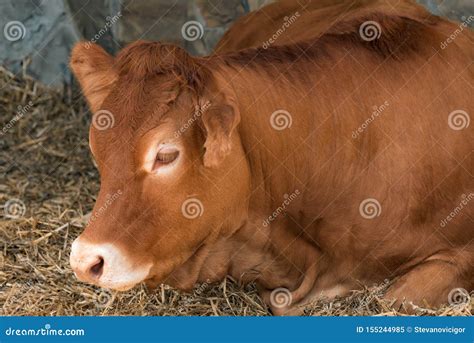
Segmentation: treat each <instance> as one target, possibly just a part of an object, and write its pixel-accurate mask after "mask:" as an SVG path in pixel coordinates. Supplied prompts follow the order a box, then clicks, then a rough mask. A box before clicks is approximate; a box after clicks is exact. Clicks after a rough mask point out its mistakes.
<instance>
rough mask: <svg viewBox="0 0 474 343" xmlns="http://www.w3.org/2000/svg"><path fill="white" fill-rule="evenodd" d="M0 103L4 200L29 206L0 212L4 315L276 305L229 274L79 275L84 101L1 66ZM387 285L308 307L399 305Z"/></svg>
mask: <svg viewBox="0 0 474 343" xmlns="http://www.w3.org/2000/svg"><path fill="white" fill-rule="evenodd" d="M30 101H31V102H32V105H31V106H29V105H28V103H29V102H30ZM18 106H21V107H18ZM0 113H1V115H0V129H1V128H6V131H5V132H0V137H1V140H0V175H1V178H2V182H1V185H0V204H2V205H3V204H5V203H6V202H7V201H9V200H11V199H19V200H21V201H22V202H23V203H24V205H25V211H24V213H13V216H15V215H17V214H20V215H21V216H20V217H19V218H10V217H11V215H12V213H10V217H6V215H7V212H6V211H7V209H6V208H4V209H3V211H2V215H1V216H0V248H1V256H0V258H1V259H0V264H1V271H0V309H1V312H0V315H254V316H260V315H269V314H270V312H269V311H268V308H267V307H266V306H265V305H264V304H263V303H262V301H261V299H260V298H259V297H258V295H257V292H256V289H255V286H254V285H247V286H240V285H238V284H237V283H236V282H234V281H233V280H231V279H229V278H228V279H226V280H224V281H223V282H222V283H220V284H215V285H207V284H203V285H198V286H197V287H196V288H195V290H194V292H193V293H192V294H185V293H182V292H179V291H176V290H173V289H171V288H170V287H167V286H161V287H160V288H158V289H156V290H147V289H146V288H145V287H144V286H140V287H137V288H135V289H134V290H131V291H128V292H125V293H119V292H110V291H106V290H101V289H99V288H97V287H94V286H90V285H86V284H83V283H80V282H78V281H77V280H76V279H75V277H74V274H73V273H72V271H71V269H70V267H69V263H68V256H69V249H70V245H71V242H72V240H73V239H74V238H75V237H77V236H78V235H79V233H80V232H81V231H82V228H83V226H84V215H85V214H87V213H89V212H90V211H91V210H92V206H93V203H94V200H95V195H96V194H97V192H98V189H99V181H98V173H97V171H96V169H95V168H94V166H93V163H92V161H91V158H90V154H89V148H88V142H87V137H88V125H89V121H90V114H89V113H87V108H86V105H85V103H84V101H83V100H82V98H81V97H80V96H79V95H73V93H72V92H71V91H69V90H66V91H63V92H57V91H52V90H48V89H47V88H45V87H43V86H41V85H39V84H38V83H36V82H35V81H34V80H32V79H31V78H29V77H27V76H25V75H23V76H21V77H15V76H14V75H12V74H11V73H9V72H7V71H6V70H4V69H0ZM22 113H23V114H22ZM15 114H17V118H16V120H14V119H12V118H14V116H15ZM2 133H3V134H2ZM17 210H19V211H20V212H22V208H21V207H20V208H17ZM386 288H387V284H383V285H379V286H374V287H371V288H368V289H367V288H366V289H363V290H361V291H356V292H354V293H353V294H351V295H350V296H348V297H346V298H341V299H336V300H334V301H332V302H328V301H324V300H320V301H317V302H315V303H314V304H312V305H311V306H309V307H307V308H306V310H305V313H306V314H307V315H336V316H339V315H397V314H399V313H397V312H396V311H394V310H391V309H390V307H389V304H387V303H386V302H383V301H382V300H381V296H382V295H383V292H384V290H385V289H386ZM471 298H474V297H471ZM472 305H473V302H472V300H471V302H470V303H468V304H465V305H463V306H457V307H445V308H441V309H438V310H436V311H429V310H423V309H420V310H419V314H422V315H425V314H426V315H470V314H471V313H472V311H473V310H472V309H473V306H472Z"/></svg>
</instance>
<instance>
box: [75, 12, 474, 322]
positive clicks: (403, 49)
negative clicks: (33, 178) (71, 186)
mask: <svg viewBox="0 0 474 343" xmlns="http://www.w3.org/2000/svg"><path fill="white" fill-rule="evenodd" d="M402 5H403V4H402ZM341 6H342V5H341ZM402 7H403V8H402ZM335 8H336V9H337V11H339V13H340V14H341V11H340V7H337V6H336V7H335ZM368 8H369V9H370V10H364V9H363V8H362V9H361V8H356V9H351V8H350V9H348V10H347V12H342V16H341V19H339V20H336V21H334V22H333V24H332V25H330V23H329V22H326V23H325V24H321V27H325V28H326V27H327V28H328V29H327V31H326V32H322V31H320V32H319V33H317V34H315V36H314V37H313V38H311V37H309V38H308V37H307V38H305V39H302V38H301V37H304V36H305V34H301V35H300V36H298V32H302V31H305V32H306V29H309V26H310V24H311V23H308V22H306V21H304V16H305V15H312V11H315V12H314V15H315V16H318V13H319V12H318V11H321V10H323V9H318V8H315V9H313V10H310V9H301V13H302V14H301V18H298V19H297V20H296V21H294V22H293V23H292V25H293V26H294V31H293V33H292V37H300V38H295V40H296V41H295V43H285V44H281V42H280V38H281V41H283V40H285V39H291V37H287V36H286V35H285V34H281V35H280V36H279V37H276V38H277V39H275V40H273V41H274V43H275V44H273V43H271V44H267V46H265V47H257V48H249V49H244V50H242V51H239V52H230V53H217V54H215V55H214V56H211V57H205V58H195V57H191V56H189V55H188V54H187V53H186V52H185V51H184V50H182V49H181V48H178V47H176V46H172V45H167V44H161V43H157V42H143V41H139V42H136V43H133V44H131V45H130V46H128V47H126V48H125V49H124V50H123V51H121V52H120V53H119V54H118V56H117V57H115V58H113V57H111V56H109V55H108V54H107V53H106V52H104V51H103V50H102V49H101V48H100V47H98V46H96V45H88V44H87V43H86V44H84V43H82V44H78V45H77V46H76V47H75V48H74V50H73V53H72V58H71V67H72V69H73V71H74V73H75V75H76V77H77V78H78V80H79V82H80V84H81V86H82V89H83V92H84V94H85V96H86V98H87V99H88V102H89V104H90V107H91V109H92V111H93V112H94V116H93V125H91V130H90V147H91V151H92V153H93V155H94V157H95V160H96V161H97V164H98V168H99V170H100V174H101V189H100V193H99V195H98V198H97V202H96V205H95V207H94V211H93V215H92V217H91V220H90V221H89V224H88V226H87V228H86V229H85V231H84V232H83V233H82V235H81V236H80V237H79V238H78V239H77V240H76V241H75V242H74V243H73V246H72V252H71V265H72V268H73V269H74V271H75V273H76V274H77V276H78V277H79V278H80V279H81V280H84V281H87V282H91V283H94V284H97V285H100V286H103V287H108V288H113V289H122V290H123V289H129V288H131V287H133V286H134V285H136V284H137V283H139V282H141V281H146V282H147V283H148V284H149V285H152V286H153V285H157V284H159V283H167V284H170V285H172V286H175V287H178V288H182V289H190V288H192V287H193V286H194V284H195V283H197V282H202V281H206V282H209V281H211V282H212V281H218V280H221V279H222V278H224V277H225V276H226V275H228V274H230V275H232V276H233V277H234V278H236V279H238V280H240V281H242V282H250V281H256V282H257V283H258V285H259V288H260V290H261V295H262V296H263V298H264V300H265V301H266V302H267V303H268V304H269V305H270V307H271V308H272V310H273V312H274V313H277V314H284V313H295V311H296V309H297V308H298V307H299V305H303V304H305V303H307V302H309V301H311V300H312V299H314V298H316V297H319V296H327V297H333V296H336V295H343V294H346V293H347V292H349V291H351V290H354V289H357V288H359V287H361V286H362V285H371V284H373V283H378V282H381V281H383V280H384V279H387V278H390V279H392V278H393V279H394V282H393V284H392V285H391V286H390V288H389V290H388V293H387V294H386V297H387V298H390V299H391V298H394V299H397V300H398V301H399V302H401V301H403V300H407V301H408V302H411V301H413V302H415V303H417V304H422V305H423V306H428V305H430V306H436V305H439V304H442V303H446V302H448V301H449V300H453V299H454V300H453V301H458V300H459V297H460V296H461V297H462V296H468V295H467V294H466V292H468V291H470V290H472V289H473V287H474V241H473V239H474V230H473V228H474V225H473V218H474V210H473V209H474V206H473V203H474V202H473V201H472V199H473V198H474V193H473V192H474V182H473V176H472V171H473V170H474V159H473V141H474V140H473V138H474V137H473V130H472V125H471V126H469V121H470V117H469V115H470V114H471V113H472V112H473V109H474V108H473V100H472V99H473V91H472V85H471V84H470V82H471V81H472V79H473V68H472V60H473V57H474V51H473V48H472V44H471V42H472V39H473V35H472V33H471V32H470V31H469V30H468V29H465V28H464V29H461V30H460V28H461V27H462V26H459V25H458V24H454V23H451V22H448V21H446V20H444V19H441V18H438V17H435V16H432V15H430V14H429V13H427V12H426V11H425V10H423V9H422V8H420V7H417V6H411V5H406V6H405V5H403V6H401V9H400V12H399V13H397V11H396V10H395V9H393V8H392V7H391V6H390V5H388V7H387V6H385V7H384V6H375V7H374V8H371V7H370V6H369V7H368ZM305 11H307V12H308V13H309V14H303V13H306V12H305ZM331 13H332V12H331ZM287 15H288V16H291V15H292V14H291V13H288V14H287ZM319 17H321V15H319ZM324 17H328V18H331V19H332V18H334V17H335V16H334V14H332V15H329V14H327V12H326V14H325V15H324V16H323V18H324ZM300 20H301V23H303V24H304V25H303V24H299V23H300ZM367 25H370V27H367ZM276 26H277V27H278V25H276ZM298 27H299V28H298ZM374 32H375V35H374V34H373V33H374ZM450 34H453V36H452V37H451V38H450V40H449V41H448V40H447V38H448V36H449V35H450ZM269 38H270V37H269ZM267 39H268V38H267ZM470 40H471V42H470ZM278 42H280V43H278ZM242 44H244V45H254V46H259V45H261V44H263V43H262V42H261V41H260V42H258V43H256V42H255V41H254V42H252V43H250V42H245V43H242ZM443 44H445V45H446V47H445V48H440V46H443ZM237 45H238V44H237ZM222 46H223V45H221V48H219V49H221V50H225V49H226V48H223V47H222ZM234 48H235V49H240V48H241V47H239V46H236V47H234Z"/></svg>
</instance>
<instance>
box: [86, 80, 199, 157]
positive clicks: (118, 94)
mask: <svg viewBox="0 0 474 343" xmlns="http://www.w3.org/2000/svg"><path fill="white" fill-rule="evenodd" d="M154 81H155V80H154ZM137 89H138V90H139V92H136V91H135V90H137ZM169 92H170V90H163V89H160V87H156V82H147V83H144V84H142V85H139V86H136V85H127V84H125V83H118V84H117V85H116V86H114V88H113V89H112V91H111V93H110V94H109V96H108V97H107V98H106V99H105V101H104V103H103V105H102V106H101V109H100V110H99V111H98V112H96V113H95V114H94V115H93V119H92V124H91V131H90V140H91V146H92V148H93V149H94V150H95V151H94V153H95V155H99V156H97V157H96V158H99V159H100V158H102V157H103V156H110V155H112V154H121V155H123V154H127V152H130V151H133V150H134V149H135V147H136V144H137V143H138V141H139V140H140V138H141V137H142V136H143V135H145V134H146V133H147V132H149V131H150V130H153V129H156V128H159V127H160V126H161V125H162V124H164V123H165V122H170V121H173V120H175V121H176V122H179V121H182V120H183V117H188V116H190V115H192V113H193V108H194V105H193V103H192V100H191V96H190V95H189V94H187V93H186V92H179V91H177V95H176V97H174V96H171V97H170V95H169V94H170V93H169ZM125 95H126V96H125ZM170 98H171V99H173V100H171V101H169V99H170ZM97 115H103V116H106V117H109V118H107V119H108V120H109V122H111V124H110V127H107V128H105V129H104V128H102V127H100V122H99V120H98V118H97V117H96V116H97ZM94 117H96V118H94ZM176 125H178V124H176Z"/></svg>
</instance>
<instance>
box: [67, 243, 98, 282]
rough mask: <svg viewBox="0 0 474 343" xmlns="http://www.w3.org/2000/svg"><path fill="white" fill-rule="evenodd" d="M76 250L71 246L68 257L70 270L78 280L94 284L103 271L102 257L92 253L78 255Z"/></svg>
mask: <svg viewBox="0 0 474 343" xmlns="http://www.w3.org/2000/svg"><path fill="white" fill-rule="evenodd" d="M77 250H78V249H77V248H76V247H75V246H74V244H73V247H72V249H71V256H70V263H71V267H72V270H73V271H74V273H75V274H76V276H77V278H78V279H79V280H81V281H85V282H90V283H96V282H97V281H98V280H99V279H100V277H101V276H102V274H103V271H104V265H105V259H104V257H103V256H101V255H99V254H98V253H95V252H93V251H91V252H89V253H85V252H82V253H78V252H77Z"/></svg>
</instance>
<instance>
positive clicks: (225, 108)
mask: <svg viewBox="0 0 474 343" xmlns="http://www.w3.org/2000/svg"><path fill="white" fill-rule="evenodd" d="M206 106H208V108H207V109H206ZM201 109H202V111H203V113H202V122H203V124H204V128H205V129H206V142H205V143H204V148H205V153H204V165H205V166H206V167H211V168H212V167H217V166H218V165H219V164H220V163H221V162H222V161H223V160H224V158H225V157H226V156H227V155H228V154H229V153H230V152H231V150H232V135H233V134H234V133H235V131H236V130H235V129H236V127H237V125H238V124H239V122H240V112H239V108H238V106H237V103H236V101H235V98H234V97H233V96H232V95H229V94H226V93H218V94H217V96H214V97H213V99H212V100H209V101H208V102H205V103H204V104H202V105H201Z"/></svg>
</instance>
